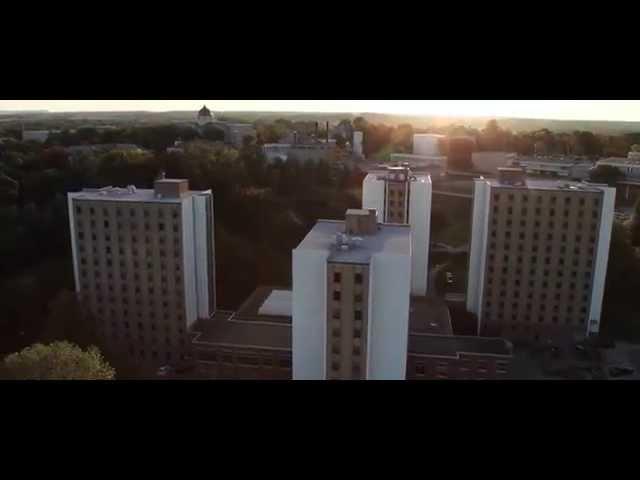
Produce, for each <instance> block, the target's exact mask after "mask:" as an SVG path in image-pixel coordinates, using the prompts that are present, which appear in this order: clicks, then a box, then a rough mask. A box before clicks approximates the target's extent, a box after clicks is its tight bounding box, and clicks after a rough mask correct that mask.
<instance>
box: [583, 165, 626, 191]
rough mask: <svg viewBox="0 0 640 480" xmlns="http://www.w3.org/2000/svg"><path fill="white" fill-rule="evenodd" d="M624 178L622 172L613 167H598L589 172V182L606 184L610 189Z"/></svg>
mask: <svg viewBox="0 0 640 480" xmlns="http://www.w3.org/2000/svg"><path fill="white" fill-rule="evenodd" d="M622 176H623V175H622V172H620V170H618V169H617V168H616V167H613V166H611V165H598V166H597V167H596V168H594V169H592V170H591V171H590V172H589V180H591V181H592V182H597V183H606V184H607V185H609V186H610V187H615V186H616V182H617V181H618V180H619V179H620V178H621V177H622Z"/></svg>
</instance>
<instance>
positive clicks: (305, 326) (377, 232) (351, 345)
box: [292, 210, 411, 380]
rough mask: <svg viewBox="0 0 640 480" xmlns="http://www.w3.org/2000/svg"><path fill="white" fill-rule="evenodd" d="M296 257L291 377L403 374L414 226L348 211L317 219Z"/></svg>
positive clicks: (399, 376) (388, 376)
mask: <svg viewBox="0 0 640 480" xmlns="http://www.w3.org/2000/svg"><path fill="white" fill-rule="evenodd" d="M292 257H293V258H292V263H293V292H292V297H293V299H292V302H293V305H292V316H293V335H292V347H293V379H294V380H303V379H316V380H324V379H329V380H331V379H336V380H338V379H398V380H402V379H404V378H405V374H406V363H407V339H408V324H409V297H410V289H411V237H410V227H409V225H394V224H379V223H378V222H377V221H376V212H375V211H373V210H347V213H346V219H345V220H344V221H336V220H319V221H318V222H317V223H316V225H315V226H314V227H313V229H312V230H311V231H310V232H309V233H308V234H307V236H306V237H305V238H304V239H303V240H302V242H301V243H300V244H299V245H298V247H297V248H295V249H294V250H293V255H292Z"/></svg>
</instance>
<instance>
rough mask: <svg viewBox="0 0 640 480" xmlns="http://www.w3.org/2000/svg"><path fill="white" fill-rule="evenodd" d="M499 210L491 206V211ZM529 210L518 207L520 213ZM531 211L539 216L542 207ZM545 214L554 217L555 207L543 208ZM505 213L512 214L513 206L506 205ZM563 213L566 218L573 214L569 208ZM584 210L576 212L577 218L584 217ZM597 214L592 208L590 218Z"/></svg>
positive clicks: (525, 212)
mask: <svg viewBox="0 0 640 480" xmlns="http://www.w3.org/2000/svg"><path fill="white" fill-rule="evenodd" d="M499 211H500V208H499V207H498V205H495V206H494V207H493V213H498V212H499ZM528 212H529V210H528V209H527V207H522V208H521V209H520V215H527V213H528ZM533 213H534V214H535V215H536V216H540V215H542V209H541V208H540V207H536V208H535V209H533ZM544 213H545V214H547V215H549V216H550V217H555V216H556V210H555V208H550V209H549V210H545V211H544ZM507 214H508V215H513V207H507ZM563 214H564V216H565V217H566V218H569V217H572V216H574V215H575V214H574V213H573V212H571V210H564V211H563ZM584 214H585V212H584V210H578V214H577V217H578V218H584ZM598 216H599V212H598V211H597V210H593V211H592V212H591V218H593V219H597V218H598Z"/></svg>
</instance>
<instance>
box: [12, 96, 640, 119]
mask: <svg viewBox="0 0 640 480" xmlns="http://www.w3.org/2000/svg"><path fill="white" fill-rule="evenodd" d="M203 104H206V105H207V106H208V107H209V108H210V109H211V110H213V111H214V112H215V111H225V110H227V111H233V110H250V111H298V112H353V113H360V112H370V113H395V114H406V115H442V116H482V117H486V116H495V117H522V118H548V119H559V120H620V121H640V100H0V111H1V110H50V111H52V112H65V111H117V110H148V111H169V110H198V109H199V108H200V107H201V106H202V105H203Z"/></svg>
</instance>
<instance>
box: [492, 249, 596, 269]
mask: <svg viewBox="0 0 640 480" xmlns="http://www.w3.org/2000/svg"><path fill="white" fill-rule="evenodd" d="M505 250H509V248H506V249H505ZM523 250H524V249H523V247H522V245H518V251H519V252H521V253H524V252H523ZM544 250H545V253H547V254H550V253H552V247H551V245H547V246H546V247H545V249H544ZM537 252H538V245H532V246H531V253H537ZM566 252H567V249H566V248H562V250H561V251H560V253H566ZM573 253H574V255H580V249H579V248H574V249H573ZM502 258H503V261H504V262H510V261H511V260H510V258H509V255H507V254H504V255H503V257H502ZM495 259H496V256H495V254H493V253H490V254H489V260H490V261H492V262H493V261H495ZM518 259H519V260H518V263H522V257H521V256H520V257H518ZM534 259H536V260H534ZM531 261H532V262H533V263H535V262H536V261H537V257H536V256H532V257H531ZM572 262H573V265H574V266H575V267H577V266H578V265H579V263H580V261H579V260H578V259H577V258H574V259H573V261H572ZM558 263H559V264H560V265H564V258H563V257H561V258H559V259H558ZM586 265H587V267H591V266H592V265H593V260H591V259H588V260H587V261H586Z"/></svg>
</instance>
